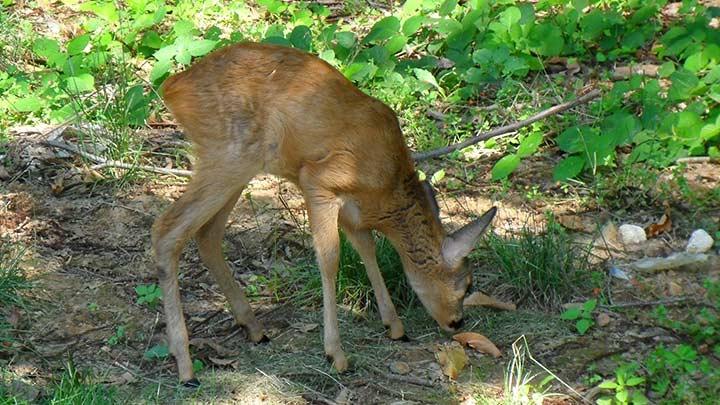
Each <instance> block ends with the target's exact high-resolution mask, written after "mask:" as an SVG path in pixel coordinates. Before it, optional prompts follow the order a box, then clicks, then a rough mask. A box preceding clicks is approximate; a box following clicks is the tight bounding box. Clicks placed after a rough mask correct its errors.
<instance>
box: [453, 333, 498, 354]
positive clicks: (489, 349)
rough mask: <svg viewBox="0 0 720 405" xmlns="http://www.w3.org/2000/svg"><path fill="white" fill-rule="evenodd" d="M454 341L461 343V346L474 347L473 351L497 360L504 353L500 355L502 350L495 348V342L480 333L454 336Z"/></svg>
mask: <svg viewBox="0 0 720 405" xmlns="http://www.w3.org/2000/svg"><path fill="white" fill-rule="evenodd" d="M453 340H455V341H457V342H460V344H461V345H465V346H469V347H472V348H473V349H475V350H477V351H479V352H481V353H487V354H489V355H491V356H493V357H495V358H498V357H500V356H501V355H502V353H500V350H499V349H498V348H497V346H495V344H494V343H493V342H491V341H490V339H488V338H486V337H485V336H483V335H481V334H479V333H475V332H462V333H458V334H457V335H455V336H453Z"/></svg>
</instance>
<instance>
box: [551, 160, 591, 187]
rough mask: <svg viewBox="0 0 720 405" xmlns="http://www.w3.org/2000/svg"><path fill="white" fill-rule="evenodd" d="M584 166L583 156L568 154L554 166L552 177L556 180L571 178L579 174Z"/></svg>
mask: <svg viewBox="0 0 720 405" xmlns="http://www.w3.org/2000/svg"><path fill="white" fill-rule="evenodd" d="M584 167H585V158H584V157H582V156H577V155H573V156H568V157H566V158H565V159H563V160H561V161H560V163H558V165H557V166H555V170H553V179H554V180H556V181H565V180H568V179H571V178H573V177H575V176H577V175H578V174H580V172H582V169H583V168H584Z"/></svg>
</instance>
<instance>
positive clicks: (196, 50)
mask: <svg viewBox="0 0 720 405" xmlns="http://www.w3.org/2000/svg"><path fill="white" fill-rule="evenodd" d="M215 44H217V41H213V40H210V39H199V40H195V41H192V42H190V43H189V44H188V47H187V51H188V53H189V54H190V56H195V57H197V56H204V55H207V54H208V53H209V52H210V51H212V50H213V49H214V48H215Z"/></svg>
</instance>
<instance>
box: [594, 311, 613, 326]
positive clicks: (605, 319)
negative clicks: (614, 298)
mask: <svg viewBox="0 0 720 405" xmlns="http://www.w3.org/2000/svg"><path fill="white" fill-rule="evenodd" d="M595 322H597V324H598V326H599V327H601V328H602V327H605V326H607V325H608V324H609V323H610V315H608V314H606V313H600V314H598V315H597V316H596V317H595Z"/></svg>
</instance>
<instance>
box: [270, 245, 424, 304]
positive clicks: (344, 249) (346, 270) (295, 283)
mask: <svg viewBox="0 0 720 405" xmlns="http://www.w3.org/2000/svg"><path fill="white" fill-rule="evenodd" d="M375 256H376V257H377V261H378V265H379V266H380V271H381V272H382V274H383V278H384V279H385V285H386V286H387V288H388V290H389V291H390V294H391V296H392V298H393V303H394V304H395V305H396V307H398V309H400V310H405V309H407V308H410V307H413V306H415V304H416V302H417V299H416V297H415V293H414V292H413V291H412V288H411V287H410V285H409V284H408V282H407V279H406V278H405V274H404V273H403V268H402V264H401V262H400V256H398V254H397V252H395V249H394V248H393V246H392V245H391V244H390V242H389V241H388V240H387V239H385V238H383V237H378V238H376V254H375ZM269 284H270V289H271V290H272V291H274V292H275V294H276V296H277V297H278V299H284V300H289V301H291V302H293V303H295V304H297V305H317V304H321V303H322V283H321V280H320V271H319V270H318V268H317V264H316V263H315V261H314V258H309V259H308V260H307V261H306V262H304V263H300V264H298V265H297V266H296V267H295V268H292V269H276V270H274V271H273V274H272V277H271V280H270V283H269ZM337 296H338V302H340V303H342V304H343V305H347V306H349V307H351V308H353V309H356V310H360V311H366V310H372V311H377V303H376V302H375V298H374V293H373V290H372V285H371V284H370V280H369V279H368V277H367V273H366V272H365V265H364V264H363V262H362V259H361V258H360V255H359V254H358V253H357V252H356V251H355V250H354V249H353V247H352V245H351V244H350V242H349V241H348V240H347V239H346V238H345V236H344V235H342V234H341V237H340V270H339V273H338V281H337Z"/></svg>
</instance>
